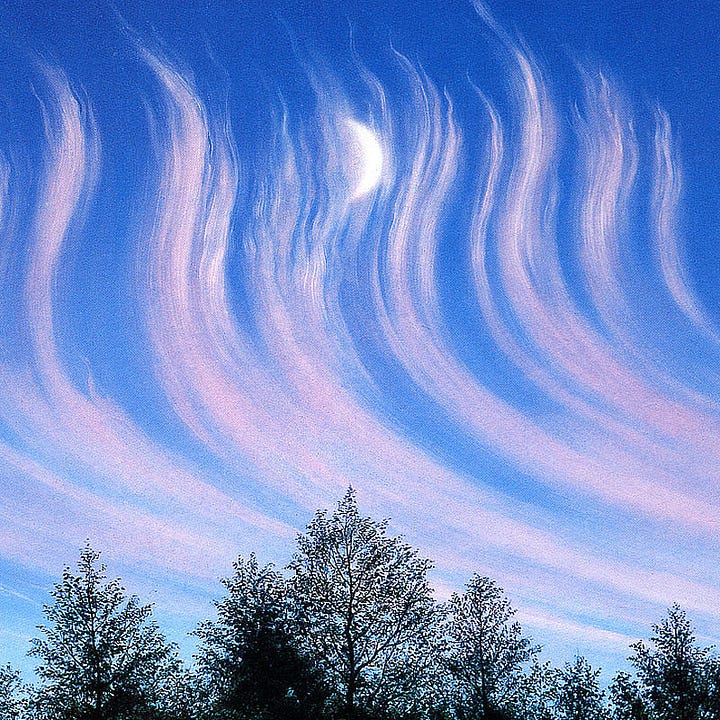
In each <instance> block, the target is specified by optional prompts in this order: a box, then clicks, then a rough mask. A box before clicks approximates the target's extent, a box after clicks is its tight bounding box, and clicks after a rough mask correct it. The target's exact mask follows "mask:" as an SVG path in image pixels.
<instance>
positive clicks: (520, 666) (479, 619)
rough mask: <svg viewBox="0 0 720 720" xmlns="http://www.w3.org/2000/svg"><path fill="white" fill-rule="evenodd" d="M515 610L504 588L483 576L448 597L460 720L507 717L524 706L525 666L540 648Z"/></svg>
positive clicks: (449, 653) (449, 650) (449, 657)
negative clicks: (524, 630) (516, 620)
mask: <svg viewBox="0 0 720 720" xmlns="http://www.w3.org/2000/svg"><path fill="white" fill-rule="evenodd" d="M514 614H515V611H514V610H513V609H512V607H511V605H510V602H509V601H508V600H507V598H506V597H505V595H504V593H503V591H502V588H500V587H498V586H497V584H496V583H495V582H494V581H492V580H490V579H489V578H486V577H480V576H478V575H476V576H474V577H473V578H472V580H470V582H469V583H468V585H467V589H466V591H465V592H464V593H462V594H458V593H455V594H453V595H452V597H451V598H450V600H449V601H448V603H447V621H446V623H445V643H446V653H445V665H446V667H447V670H448V673H449V674H450V676H451V678H452V682H453V701H452V702H453V707H454V710H455V713H456V714H457V717H458V718H460V720H475V719H477V720H480V719H482V720H504V719H505V718H511V717H513V715H514V714H515V713H514V710H513V708H516V707H518V706H520V705H521V700H522V698H521V694H522V688H523V685H524V673H525V667H526V664H527V663H528V662H529V661H530V660H532V659H533V658H534V657H535V656H536V655H537V653H538V651H539V648H537V647H535V646H533V645H532V643H531V641H530V640H529V639H528V638H526V637H524V636H523V633H522V628H521V627H520V625H519V623H517V622H514V621H513V619H512V618H513V615H514Z"/></svg>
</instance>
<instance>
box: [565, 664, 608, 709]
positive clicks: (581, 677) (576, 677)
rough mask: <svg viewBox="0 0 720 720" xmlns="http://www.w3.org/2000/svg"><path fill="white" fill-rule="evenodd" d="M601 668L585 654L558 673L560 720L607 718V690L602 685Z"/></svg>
mask: <svg viewBox="0 0 720 720" xmlns="http://www.w3.org/2000/svg"><path fill="white" fill-rule="evenodd" d="M599 677H600V670H595V669H593V668H592V667H591V665H590V663H588V661H587V660H586V659H585V658H584V657H576V658H575V661H574V662H572V663H566V664H565V667H564V668H563V669H562V670H559V671H558V673H557V680H556V691H555V708H556V716H557V718H558V720H606V719H607V718H608V713H607V710H606V708H605V693H604V691H603V690H602V689H601V688H600V684H599V682H598V678H599Z"/></svg>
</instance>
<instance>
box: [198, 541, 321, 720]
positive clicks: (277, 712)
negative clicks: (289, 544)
mask: <svg viewBox="0 0 720 720" xmlns="http://www.w3.org/2000/svg"><path fill="white" fill-rule="evenodd" d="M234 570H235V572H234V574H233V576H232V577H230V578H226V579H224V580H223V581H222V582H223V585H224V586H225V589H226V591H227V593H226V595H225V597H224V598H222V600H220V601H218V602H216V603H215V607H216V610H217V619H216V620H213V621H208V622H205V623H203V624H202V625H200V627H199V628H198V629H197V630H196V631H195V635H197V636H198V637H199V638H200V640H201V645H200V649H199V654H198V664H199V669H200V673H201V676H202V678H203V680H204V681H205V684H206V687H207V688H208V693H207V700H208V701H209V702H210V705H211V706H212V707H213V708H214V710H215V712H216V713H217V714H218V715H219V716H220V717H222V718H228V719H232V720H254V719H255V718H262V719H263V720H293V719H297V720H311V719H312V720H315V719H318V718H321V717H323V714H324V710H325V701H326V697H327V692H326V688H325V684H324V682H323V678H322V676H321V674H320V672H319V670H318V669H317V667H316V664H315V663H314V661H313V660H312V659H311V658H310V657H309V656H308V655H307V654H306V653H305V652H303V651H302V650H301V648H300V646H299V643H298V637H297V631H296V628H295V627H294V625H293V619H292V618H293V613H292V608H291V606H290V604H289V602H288V598H287V592H286V586H285V581H284V579H283V577H282V576H281V575H280V574H279V573H277V572H276V571H275V570H274V569H273V567H272V565H266V566H265V567H261V566H260V565H259V564H258V561H257V559H256V557H255V556H254V555H250V558H249V559H248V560H244V559H243V558H242V557H241V558H238V560H237V562H236V563H235V564H234Z"/></svg>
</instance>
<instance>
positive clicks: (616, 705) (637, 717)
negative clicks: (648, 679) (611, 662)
mask: <svg viewBox="0 0 720 720" xmlns="http://www.w3.org/2000/svg"><path fill="white" fill-rule="evenodd" d="M610 702H611V707H612V715H611V716H612V718H613V720H650V707H649V703H648V700H647V698H646V697H645V692H644V690H643V688H642V687H641V685H640V683H639V682H638V681H637V680H635V679H633V678H632V677H630V675H629V674H628V673H626V672H619V673H618V674H617V675H616V676H615V679H614V680H613V682H612V684H611V685H610Z"/></svg>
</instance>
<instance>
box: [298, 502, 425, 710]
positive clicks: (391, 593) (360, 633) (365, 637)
mask: <svg viewBox="0 0 720 720" xmlns="http://www.w3.org/2000/svg"><path fill="white" fill-rule="evenodd" d="M387 525H388V523H387V520H383V521H380V522H378V521H376V520H373V519H371V518H369V517H363V516H362V515H360V513H359V511H358V506H357V500H356V497H355V492H354V491H353V490H352V489H350V490H348V492H347V494H346V495H345V497H344V498H343V499H342V500H341V501H340V502H339V503H338V506H337V509H336V510H335V512H333V513H332V514H331V515H329V514H328V513H327V511H318V512H317V513H316V514H315V516H314V518H313V519H312V521H311V522H310V524H309V525H308V527H307V530H306V532H305V533H304V534H301V535H300V536H299V537H298V549H297V552H296V553H295V555H294V558H293V560H292V562H291V563H290V565H289V569H290V570H291V572H292V577H291V581H290V582H291V585H292V588H293V593H294V596H295V598H296V601H297V604H298V609H299V617H300V620H301V622H302V624H303V628H304V630H303V632H304V634H305V636H306V638H307V640H308V642H309V644H310V647H311V648H312V651H313V653H314V654H315V655H316V656H317V657H318V658H319V660H320V661H321V663H322V666H323V669H324V670H325V672H326V673H327V676H328V678H329V679H330V682H331V684H332V686H333V688H334V689H335V691H336V700H337V702H338V704H339V705H340V707H341V711H340V712H341V715H342V716H343V717H345V718H349V719H351V720H353V719H356V718H359V717H362V716H363V715H364V714H367V713H372V714H373V717H380V716H383V715H387V716H390V715H392V714H395V715H396V716H403V715H405V716H407V717H410V716H412V714H413V713H416V712H418V711H419V710H420V709H421V708H422V707H424V704H425V703H426V702H427V694H428V684H427V683H426V682H425V681H424V678H425V673H426V672H427V670H428V668H429V665H430V657H429V655H430V650H429V648H430V641H431V636H432V629H433V622H434V612H435V605H434V602H433V598H432V592H431V589H430V586H429V584H428V580H427V573H428V570H429V569H430V568H431V563H430V561H429V560H425V559H423V558H420V557H419V556H418V552H417V550H415V549H414V548H412V547H411V546H410V545H408V544H407V543H406V542H404V540H403V539H402V538H400V537H390V536H389V535H388V532H387Z"/></svg>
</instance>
